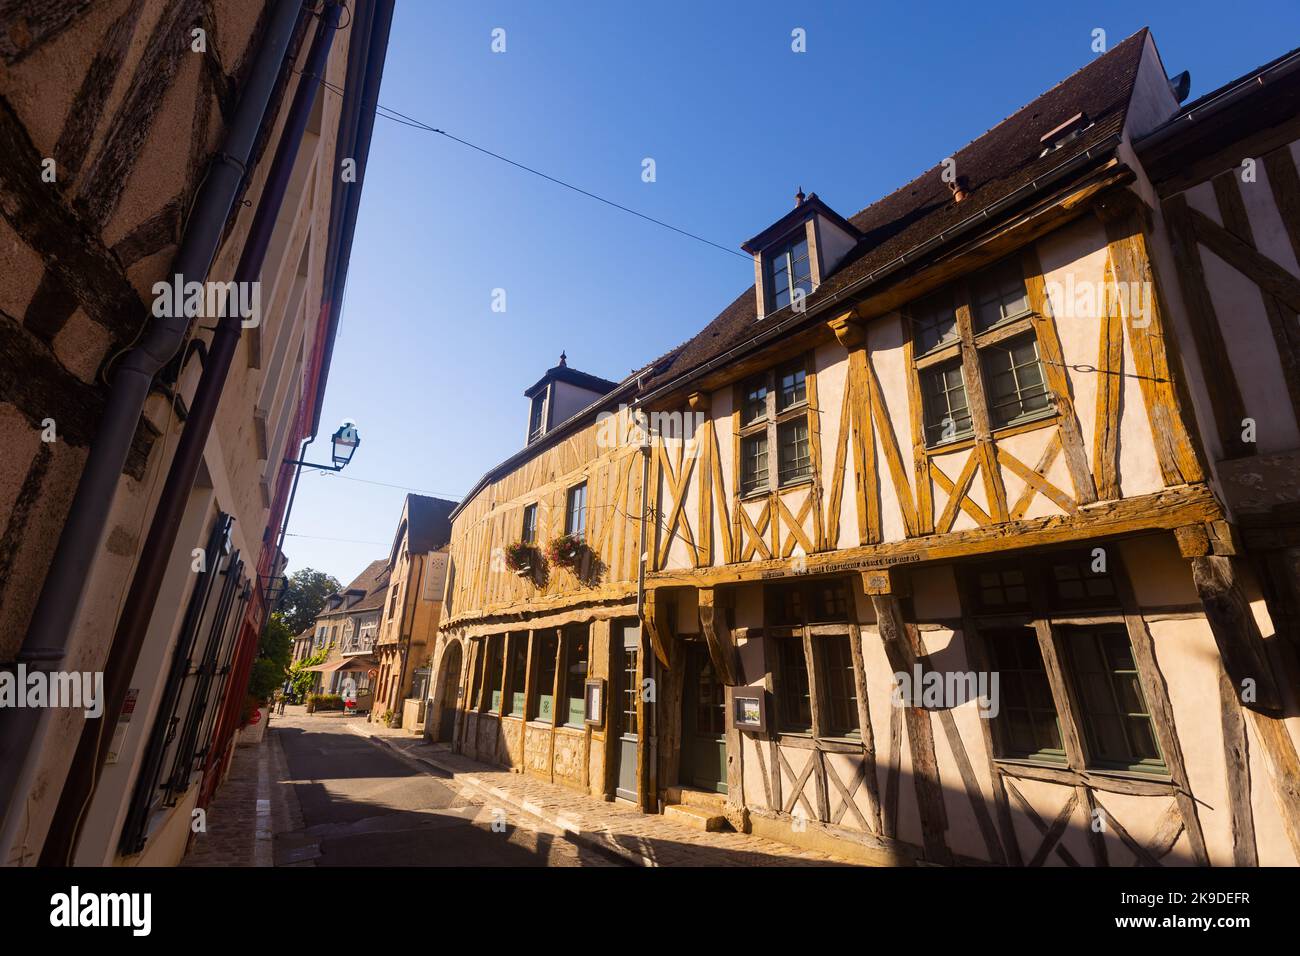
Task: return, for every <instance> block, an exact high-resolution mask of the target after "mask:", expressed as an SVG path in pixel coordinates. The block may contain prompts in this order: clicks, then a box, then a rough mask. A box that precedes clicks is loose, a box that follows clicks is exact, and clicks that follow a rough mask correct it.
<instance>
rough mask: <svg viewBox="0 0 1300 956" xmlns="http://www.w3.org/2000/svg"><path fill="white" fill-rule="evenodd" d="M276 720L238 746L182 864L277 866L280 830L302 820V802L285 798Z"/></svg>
mask: <svg viewBox="0 0 1300 956" xmlns="http://www.w3.org/2000/svg"><path fill="white" fill-rule="evenodd" d="M277 719H278V718H275V717H272V718H271V721H272V726H273V725H274V723H275V721H276V720H277ZM272 726H268V727H267V732H266V736H265V737H263V738H262V742H261V743H260V744H257V745H255V746H249V747H236V748H235V756H234V757H233V758H232V759H231V762H230V773H229V774H228V775H227V777H226V779H225V781H224V782H223V783H222V784H221V785H220V786H219V787H218V788H217V792H216V794H215V795H214V796H213V798H212V804H211V806H209V807H208V810H207V820H206V822H207V830H206V832H203V833H196V834H194V836H193V838H192V839H191V841H190V847H189V850H188V851H186V854H185V856H184V858H183V859H182V860H181V866H272V865H274V864H273V860H272V840H273V837H274V835H275V834H277V833H284V832H286V831H288V830H292V829H294V828H295V826H298V827H300V826H301V813H300V812H298V810H297V802H296V801H289V800H286V799H285V798H284V789H285V788H284V785H283V783H282V781H284V780H287V779H288V777H289V772H288V768H287V766H286V765H285V760H284V751H283V750H282V749H281V747H280V741H279V738H278V736H277V735H276V734H275V733H274V731H273V729H272Z"/></svg>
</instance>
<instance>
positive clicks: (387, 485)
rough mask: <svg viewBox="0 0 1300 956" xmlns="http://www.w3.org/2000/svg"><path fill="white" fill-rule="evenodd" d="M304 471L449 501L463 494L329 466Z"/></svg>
mask: <svg viewBox="0 0 1300 956" xmlns="http://www.w3.org/2000/svg"><path fill="white" fill-rule="evenodd" d="M303 470H304V471H314V472H316V473H317V474H320V475H326V476H331V475H332V476H334V477H336V478H345V479H347V480H348V481H359V482H361V483H362V484H366V485H379V486H380V487H381V488H396V489H397V490H398V491H410V492H414V493H415V494H417V495H428V496H430V497H432V498H446V499H448V500H449V501H460V499H461V497H462V496H461V495H453V494H449V493H448V492H445V491H426V490H425V489H423V488H409V487H407V486H406V485H394V484H390V483H389V482H387V481H375V480H373V479H371V478H357V477H355V476H353V475H345V474H343V473H342V472H338V471H333V470H331V469H329V468H310V467H308V468H305V469H303Z"/></svg>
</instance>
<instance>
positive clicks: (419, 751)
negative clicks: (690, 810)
mask: <svg viewBox="0 0 1300 956" xmlns="http://www.w3.org/2000/svg"><path fill="white" fill-rule="evenodd" d="M841 862H843V861H838V860H834V859H832V858H830V857H828V856H825V855H823V854H820V853H815V852H811V851H804V850H799V849H797V848H795V847H790V846H787V845H785V844H781V843H776V842H773V841H770V840H764V839H759V838H756V837H752V836H748V835H745V834H740V833H704V832H700V831H697V830H693V829H690V828H688V827H684V826H680V825H678V824H675V823H672V822H671V821H667V820H665V819H664V818H663V817H661V816H654V815H645V814H642V813H639V812H637V811H636V810H634V809H632V808H630V807H626V806H623V805H621V804H612V803H605V802H603V801H600V800H597V799H594V798H591V797H587V796H584V795H581V794H576V793H573V792H571V791H568V790H565V789H564V788H562V787H558V786H553V785H551V784H548V783H546V782H544V781H539V780H535V779H532V778H527V777H524V776H523V775H521V774H515V773H511V772H509V771H505V770H501V769H499V768H495V767H491V766H488V765H485V764H480V763H477V762H475V761H471V760H466V759H464V758H462V757H459V756H457V755H455V754H452V753H451V752H449V751H448V750H447V749H446V748H445V747H443V746H442V745H439V744H429V743H426V742H425V741H424V740H423V739H422V738H419V737H415V736H412V735H410V734H408V733H405V732H403V731H393V730H389V729H387V728H385V727H383V726H382V725H375V724H369V723H366V722H365V721H364V720H362V719H360V718H344V717H339V716H332V715H331V716H315V715H312V716H308V715H307V714H305V713H304V712H303V711H302V709H301V708H290V709H289V711H288V713H287V714H286V715H284V716H279V717H273V718H272V721H271V725H270V727H269V728H268V731H267V735H266V738H265V740H264V741H263V742H262V743H261V744H259V745H255V746H249V747H241V748H239V750H238V752H237V753H236V755H235V759H234V763H233V765H232V767H231V772H230V776H229V778H228V779H227V780H226V782H225V783H224V784H223V785H222V787H221V788H220V789H219V791H218V793H217V796H216V799H215V800H214V802H213V804H212V806H211V807H210V808H209V811H208V814H207V832H205V833H199V834H196V835H195V837H194V839H193V841H192V843H191V846H190V850H189V852H188V854H187V855H186V857H185V865H186V866H271V865H275V866H355V865H387V866H392V865H412V866H420V865H424V866H618V865H637V866H810V865H811V866H818V865H837V864H839V863H841Z"/></svg>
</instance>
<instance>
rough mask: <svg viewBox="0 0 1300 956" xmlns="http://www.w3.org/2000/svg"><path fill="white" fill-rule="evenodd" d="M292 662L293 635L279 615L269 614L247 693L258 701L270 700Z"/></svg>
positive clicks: (249, 678)
mask: <svg viewBox="0 0 1300 956" xmlns="http://www.w3.org/2000/svg"><path fill="white" fill-rule="evenodd" d="M292 660H293V634H292V633H291V632H290V630H289V628H288V625H286V624H285V622H284V619H283V618H282V617H280V615H279V614H272V615H271V617H270V618H269V619H268V620H267V622H266V627H264V628H262V637H261V639H260V640H259V641H258V643H257V659H256V660H255V661H253V669H252V671H251V672H250V673H249V675H248V693H249V694H251V695H252V696H253V697H255V698H256V699H257V700H258V701H264V700H270V698H271V695H272V694H273V693H275V690H276V688H277V687H279V686H280V685H281V684H283V683H284V679H285V676H286V675H287V674H288V672H289V663H290V661H292Z"/></svg>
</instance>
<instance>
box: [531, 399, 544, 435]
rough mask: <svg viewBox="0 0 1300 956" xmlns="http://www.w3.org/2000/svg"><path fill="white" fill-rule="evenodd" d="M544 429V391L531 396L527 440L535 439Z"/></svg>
mask: <svg viewBox="0 0 1300 956" xmlns="http://www.w3.org/2000/svg"><path fill="white" fill-rule="evenodd" d="M545 430H546V391H545V390H543V391H540V392H538V393H537V394H536V395H534V396H533V406H532V408H531V410H530V411H529V413H528V440H529V441H530V442H533V441H536V440H537V439H539V438H541V437H542V432H544V431H545Z"/></svg>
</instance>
